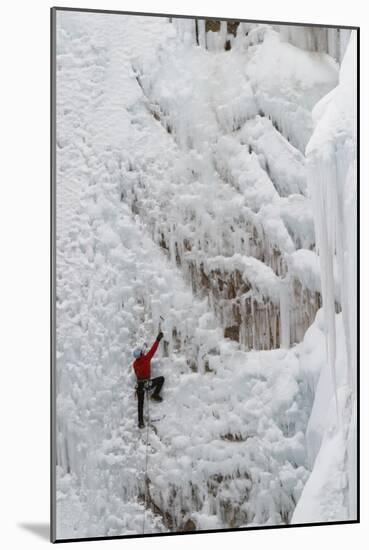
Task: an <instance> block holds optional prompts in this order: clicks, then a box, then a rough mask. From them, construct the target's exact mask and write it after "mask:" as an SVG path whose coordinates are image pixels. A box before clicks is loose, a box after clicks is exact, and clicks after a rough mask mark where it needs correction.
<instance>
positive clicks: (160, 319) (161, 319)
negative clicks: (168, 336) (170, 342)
mask: <svg viewBox="0 0 369 550" xmlns="http://www.w3.org/2000/svg"><path fill="white" fill-rule="evenodd" d="M163 321H165V319H164V317H162V316H161V315H160V318H159V332H161V323H162V322H163Z"/></svg>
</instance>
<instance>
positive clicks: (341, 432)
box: [294, 31, 357, 522]
mask: <svg viewBox="0 0 369 550" xmlns="http://www.w3.org/2000/svg"><path fill="white" fill-rule="evenodd" d="M356 47H357V46H356V32H355V31H353V32H352V34H351V38H350V42H349V45H348V48H347V51H346V54H345V57H344V59H343V62H342V66H341V71H340V79H339V85H338V86H337V88H336V89H334V90H333V91H332V92H331V93H330V94H329V95H328V96H327V97H325V98H323V99H322V101H321V102H320V103H318V104H317V106H316V107H315V109H314V112H313V115H314V118H315V121H316V128H315V131H314V134H313V136H312V138H311V140H310V142H309V144H308V147H307V151H306V153H307V159H308V182H309V188H310V191H311V196H312V200H313V212H314V221H315V231H316V238H317V249H318V253H319V259H320V265H321V278H322V297H323V310H324V318H325V326H326V340H327V361H328V365H327V366H329V369H330V374H328V373H327V369H323V370H322V373H321V378H320V381H319V385H318V391H317V396H316V402H315V404H314V405H315V407H314V408H313V412H312V417H311V419H310V423H309V428H308V434H307V435H308V439H309V438H310V440H311V441H312V440H313V439H318V444H315V449H314V450H313V452H312V461H313V462H314V460H315V464H314V468H313V471H312V475H311V478H310V480H309V482H308V483H307V485H306V487H305V490H304V493H303V496H302V498H301V501H300V503H299V505H298V507H297V509H296V512H295V515H294V521H296V522H298V521H313V519H312V516H311V515H309V514H312V515H313V517H314V518H317V517H320V520H321V521H324V520H334V519H337V518H335V515H334V513H333V514H331V515H329V514H328V515H327V517H325V515H324V510H325V508H326V505H325V503H324V500H325V498H326V497H325V496H324V493H326V491H327V490H330V491H331V498H332V500H333V501H334V498H335V497H337V501H338V499H339V498H341V496H342V494H343V492H344V491H345V492H346V493H347V494H348V505H347V507H346V510H345V517H346V518H347V519H355V517H356V435H355V434H356V406H357V405H356V400H357V395H356V390H357V388H356V372H357V370H356V369H357V365H356V360H357V359H356V358H357V332H356V331H357V326H356V319H357V302H356V297H357V289H356V281H357V257H356V255H357V235H356V222H355V220H356V187H357V181H356V135H357V130H356V88H355V82H356ZM336 262H337V266H338V273H339V278H340V291H339V298H340V302H341V306H342V314H341V315H340V316H339V317H338V316H337V315H336V311H335V283H334V264H335V263H336ZM341 317H342V318H341ZM337 331H338V334H337ZM318 401H320V403H321V406H320V407H319V406H318ZM333 402H334V410H335V413H334V414H333V415H332V414H328V415H327V417H325V418H326V421H325V422H323V423H322V422H320V427H319V428H317V425H318V422H317V416H318V415H322V414H324V412H323V408H322V407H324V406H325V407H327V406H329V404H330V403H331V404H333ZM324 403H325V405H324ZM332 428H333V432H332ZM332 433H333V435H332ZM332 449H336V451H337V457H340V458H337V461H336V463H335V464H334V465H333V464H332V468H333V472H331V474H332V478H331V479H332V480H333V481H332V486H331V487H328V485H329V482H328V483H327V478H326V477H325V476H324V475H323V468H324V467H325V466H324V461H326V462H327V460H329V457H330V455H331V454H332V452H333V450H332ZM338 472H340V473H341V477H342V479H341V486H337V483H338V481H337V474H338ZM345 476H346V477H347V480H346V483H345ZM338 477H339V476H338ZM334 483H336V485H335V486H334ZM340 489H341V491H340ZM332 505H333V503H332Z"/></svg>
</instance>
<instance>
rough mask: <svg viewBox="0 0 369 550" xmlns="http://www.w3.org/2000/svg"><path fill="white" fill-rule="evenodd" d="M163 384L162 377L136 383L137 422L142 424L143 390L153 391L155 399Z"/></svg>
mask: <svg viewBox="0 0 369 550" xmlns="http://www.w3.org/2000/svg"><path fill="white" fill-rule="evenodd" d="M163 384H164V376H158V377H157V378H152V379H151V380H138V381H137V401H138V421H139V422H140V423H141V422H143V406H144V400H145V390H148V391H151V390H154V393H153V395H154V396H155V397H157V396H158V395H159V393H160V390H161V388H162V387H163Z"/></svg>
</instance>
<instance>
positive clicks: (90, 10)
mask: <svg viewBox="0 0 369 550" xmlns="http://www.w3.org/2000/svg"><path fill="white" fill-rule="evenodd" d="M51 9H54V10H57V11H79V12H85V13H106V14H115V15H139V16H148V17H173V18H178V19H216V20H220V21H240V22H241V23H262V24H266V25H286V26H287V25H289V26H296V27H325V28H328V29H329V28H332V29H336V28H340V29H350V30H356V29H359V28H360V27H357V26H355V25H333V24H324V23H297V22H295V21H270V20H267V19H241V18H240V17H223V16H220V17H216V16H209V15H182V14H181V15H177V14H175V13H174V14H173V13H151V12H140V11H125V10H103V9H97V8H68V7H64V6H54V7H53V8H51Z"/></svg>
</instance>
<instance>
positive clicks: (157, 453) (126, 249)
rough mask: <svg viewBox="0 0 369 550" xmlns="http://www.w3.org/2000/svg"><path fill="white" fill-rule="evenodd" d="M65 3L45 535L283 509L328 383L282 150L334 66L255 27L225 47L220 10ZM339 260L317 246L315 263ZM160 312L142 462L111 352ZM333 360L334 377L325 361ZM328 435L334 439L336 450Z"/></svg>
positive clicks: (138, 337)
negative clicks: (155, 398)
mask: <svg viewBox="0 0 369 550" xmlns="http://www.w3.org/2000/svg"><path fill="white" fill-rule="evenodd" d="M65 17H66V20H65V21H64V23H63V25H62V28H61V29H59V31H60V35H61V38H62V39H61V43H60V50H59V54H58V71H60V72H59V76H60V79H59V83H60V86H61V89H59V90H58V100H59V101H58V117H59V118H58V128H59V134H58V143H57V155H58V162H57V167H58V185H59V188H58V199H59V200H60V199H62V201H61V202H60V203H58V205H59V208H58V214H59V218H58V259H57V262H58V264H57V266H58V281H57V324H58V327H57V330H58V333H57V334H58V350H57V380H58V383H57V394H58V400H57V410H58V425H57V432H58V433H57V461H58V468H57V489H58V493H57V511H58V522H59V523H58V530H59V534H62V535H63V536H68V537H75V536H77V537H78V536H109V535H119V534H134V533H142V532H143V530H145V532H149V533H152V532H156V533H157V532H163V531H165V530H171V529H176V530H191V529H192V530H193V529H199V530H200V529H212V528H223V527H224V528H227V527H228V528H229V527H238V526H244V525H265V524H267V525H268V524H286V523H287V524H288V523H290V522H291V521H292V515H293V511H294V509H295V506H296V503H297V502H298V501H299V499H300V496H301V494H302V491H303V488H304V485H305V483H306V481H307V479H308V476H309V469H310V468H311V467H312V465H313V464H314V460H315V457H316V455H317V453H320V447H321V445H322V440H323V433H324V426H323V427H322V425H321V423H320V422H319V419H321V418H322V417H324V418H325V417H326V416H328V417H329V418H332V419H334V418H335V416H334V415H335V402H334V400H333V401H332V403H331V406H330V409H329V414H328V415H326V411H324V410H323V409H322V408H320V407H319V403H323V404H324V403H325V402H326V401H325V396H326V395H328V393H329V392H328V393H327V389H326V388H327V387H329V388H332V381H331V378H330V373H329V371H327V370H326V371H325V374H324V376H322V377H321V379H320V378H319V373H320V371H321V370H322V363H323V362H324V361H322V357H324V330H325V323H324V318H323V315H322V312H321V311H318V310H319V308H320V306H321V296H322V292H323V290H324V289H322V283H321V280H320V264H319V258H318V256H317V251H316V250H315V229H314V215H313V214H314V212H313V210H314V203H312V197H311V196H310V192H309V185H308V181H307V180H308V179H309V177H310V176H309V175H307V172H306V163H305V157H304V154H303V148H304V143H305V141H306V140H307V139H308V138H309V137H310V133H311V129H312V118H311V108H312V106H313V103H314V101H316V100H317V99H319V98H320V97H321V96H322V95H323V94H324V93H325V92H326V91H327V90H329V89H331V88H332V87H334V85H335V84H336V80H337V67H336V64H335V63H334V62H333V60H332V59H330V58H329V57H328V56H325V55H323V56H319V58H317V59H315V61H314V62H312V61H311V54H309V52H301V51H299V49H298V48H296V47H295V46H292V45H291V44H287V43H283V41H281V38H280V36H279V35H278V33H276V32H275V30H273V29H271V28H270V27H269V26H266V25H264V26H258V27H248V26H246V25H243V24H242V25H240V26H239V28H238V29H234V32H233V33H232V32H231V30H230V29H229V28H228V27H227V35H226V37H225V38H226V39H228V40H231V42H232V44H231V45H232V47H231V48H227V47H226V44H227V42H225V44H224V45H222V46H221V47H220V45H221V43H220V42H219V40H218V38H217V35H218V34H219V36H220V37H221V40H224V34H225V28H224V25H223V27H221V26H219V28H218V29H216V28H213V29H211V28H209V27H208V28H206V25H205V24H201V21H200V20H199V21H198V27H197V38H196V26H195V25H193V24H190V23H191V22H188V21H186V22H184V23H186V24H184V25H183V26H177V24H176V23H175V22H173V23H169V21H168V20H167V19H166V18H154V21H153V20H152V19H151V18H149V19H148V18H132V17H124V16H122V19H119V21H118V20H117V18H115V17H111V16H109V15H101V16H97V15H96V14H93V15H92V14H76V13H72V12H71V13H69V14H66V15H65ZM72 22H73V24H72ZM203 23H204V22H203ZM210 33H212V34H210ZM229 34H232V37H233V38H231V37H230V36H229ZM123 38H124V39H123ZM208 38H210V42H209V46H210V47H207V48H205V46H206V43H205V42H206V41H207V40H208ZM196 40H198V44H197V42H196ZM218 46H219V47H218ZM274 55H276V56H277V58H278V60H279V61H281V60H282V61H283V63H282V62H280V63H279V64H278V65H277V68H275V65H276V63H275V57H274ZM258 66H259V67H263V68H262V69H258ZM294 67H297V72H296V71H295V69H294ZM281 90H283V91H284V93H285V95H286V96H287V98H288V101H285V102H283V94H282V93H281ZM87 99H88V100H87ZM299 121H300V126H299V125H298V122H299ZM305 124H306V126H305ZM348 173H349V171H348ZM309 174H310V172H309ZM313 200H314V199H313ZM345 208H348V206H346V207H345ZM345 211H346V210H345ZM351 214H352V213H350V211H349V210H347V220H348V219H349V217H350V216H351ZM345 219H346V218H345ZM350 239H354V236H353V233H352V232H351V233H350ZM319 252H320V249H319ZM335 264H337V265H335ZM348 265H350V263H349V264H348ZM342 266H343V264H342V262H341V263H338V262H333V268H332V270H331V272H330V274H331V275H332V273H333V277H334V278H335V279H337V268H339V269H341V268H342ZM346 281H347V282H348V284H351V272H348V273H347V278H346ZM333 286H334V290H333V291H332V299H331V302H332V303H333V305H334V307H335V308H336V310H337V312H338V310H339V309H340V301H341V297H342V293H340V292H339V286H338V285H337V284H336V283H334V281H333V279H331V280H330V288H331V289H333ZM331 305H332V304H331ZM349 307H350V304H349ZM345 311H346V312H347V307H346V310H345ZM317 312H318V313H317ZM160 315H163V316H164V317H165V321H164V322H163V324H162V328H163V331H164V334H165V338H164V341H163V343H162V346H161V349H160V351H159V353H158V355H157V357H156V359H157V360H158V363H154V365H153V373H154V374H156V373H157V374H159V373H160V374H163V375H164V376H165V378H166V383H165V387H164V403H162V404H161V405H160V404H159V405H157V408H156V409H153V410H152V413H153V416H152V418H154V416H155V414H157V415H158V417H159V421H158V422H157V423H156V424H155V422H154V421H153V422H152V426H151V427H150V432H149V447H148V448H149V453H150V454H149V468H148V471H147V473H146V475H145V460H146V454H145V453H146V439H145V438H144V437H142V434H141V436H140V432H138V429H137V416H136V414H137V402H136V401H135V400H134V395H133V385H134V377H132V369H131V361H132V348H134V347H136V346H137V345H138V344H143V343H144V342H148V343H150V342H151V341H152V340H153V338H155V336H156V334H157V331H158V325H159V319H160ZM345 315H346V318H347V314H346V313H345ZM343 316H344V315H343V312H342V314H341V316H340V317H338V318H337V319H338V320H337V327H338V328H337V330H338V331H341V332H338V337H337V339H336V340H337V341H338V342H340V343H341V344H342V343H344V341H345V339H344V338H343V337H341V335H342V334H343V326H344V325H345V326H346V325H347V322H344V323H343V322H342V318H343ZM346 328H347V327H346ZM330 330H331V329H330ZM345 330H346V329H345ZM350 334H351V333H350ZM351 337H352V335H351ZM297 342H301V343H300V344H297V345H296V346H292V347H291V344H292V343H297ZM273 348H278V349H273ZM342 350H343V351H342ZM342 350H341V348H340V349H339V350H338V353H337V357H341V356H344V353H345V352H344V348H342ZM350 350H351V348H350ZM350 350H349V351H348V353H353V352H352V350H351V351H350ZM341 351H342V353H341ZM335 368H336V372H337V377H336V380H337V384H338V385H339V386H340V384H341V374H342V373H343V375H345V372H346V363H343V364H337V363H336V365H335ZM318 379H319V382H318ZM329 391H330V390H329ZM318 394H319V396H320V397H319V398H316V396H318ZM337 394H338V400H339V401H340V403H341V402H343V401H345V399H346V395H347V394H346V393H345V391H341V389H340V387H338V392H337ZM329 395H330V393H329ZM312 407H313V409H314V410H315V411H316V412H315V413H314V415H312V416H311V418H310V423H309V430H308V433H307V434H306V436H305V431H306V426H307V423H308V419H309V417H310V413H311V409H312ZM322 410H323V412H322ZM352 426H354V424H353V423H352ZM340 433H342V432H340ZM352 433H354V432H353V431H352ZM306 438H307V439H306ZM306 441H308V446H306ZM342 441H345V440H344V439H342V437H338V438H337V440H336V442H337V445H333V449H334V451H335V452H334V453H333V455H334V458H335V459H336V458H337V461H338V462H339V461H340V460H341V457H342V456H345V449H344V446H342V445H340V442H342ZM331 448H332V446H331ZM321 456H322V460H321V463H324V462H325V461H324V455H321ZM352 459H353V455H351V459H350V460H352ZM337 461H336V462H335V464H337ZM332 467H333V466H332ZM316 471H317V472H318V474H319V469H318V470H316ZM336 472H338V473H337V476H336V479H337V477H340V472H339V470H336ZM343 474H344V472H343ZM319 477H321V476H320V475H318V479H319ZM340 479H341V480H342V478H340ZM337 487H338V489H337ZM351 487H354V485H353V484H352V483H351ZM336 489H337V490H336V494H338V493H339V490H340V489H339V486H338V485H336ZM145 491H147V496H148V500H147V502H146V506H144V505H143V499H144V495H145ZM341 494H342V491H341ZM305 502H306V498H305ZM310 502H312V501H310ZM313 504H314V503H313ZM338 504H339V503H338ZM336 510H337V511H336V512H335V513H336V515H337V514H339V513H341V511H339V508H338V507H337V509H336ZM340 510H342V508H341V509H340ZM144 517H145V520H146V524H145V526H143V518H144Z"/></svg>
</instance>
